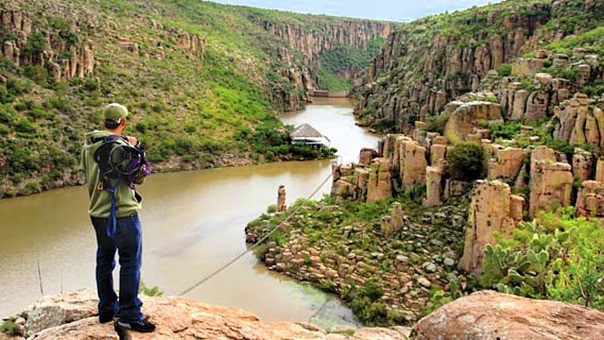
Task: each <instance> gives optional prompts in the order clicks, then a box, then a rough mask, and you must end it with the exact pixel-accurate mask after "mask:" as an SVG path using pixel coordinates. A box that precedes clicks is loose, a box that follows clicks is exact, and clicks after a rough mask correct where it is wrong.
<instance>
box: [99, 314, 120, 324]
mask: <svg viewBox="0 0 604 340" xmlns="http://www.w3.org/2000/svg"><path fill="white" fill-rule="evenodd" d="M111 321H116V318H115V316H114V315H113V313H112V314H99V322H100V323H107V322H111Z"/></svg>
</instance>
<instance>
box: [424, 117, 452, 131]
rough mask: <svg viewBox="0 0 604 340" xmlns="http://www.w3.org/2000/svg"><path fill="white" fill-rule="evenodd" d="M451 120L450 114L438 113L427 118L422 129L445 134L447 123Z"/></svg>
mask: <svg viewBox="0 0 604 340" xmlns="http://www.w3.org/2000/svg"><path fill="white" fill-rule="evenodd" d="M448 121H449V116H447V115H438V116H432V117H428V118H426V123H425V124H424V126H423V128H422V130H424V131H428V132H438V133H440V134H441V135H444V134H445V125H447V122H448Z"/></svg>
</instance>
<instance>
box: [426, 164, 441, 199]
mask: <svg viewBox="0 0 604 340" xmlns="http://www.w3.org/2000/svg"><path fill="white" fill-rule="evenodd" d="M442 176H443V170H442V168H441V167H438V166H429V167H427V168H426V192H427V194H426V199H425V200H424V206H427V207H433V206H438V205H441V204H442V200H441V196H442V193H443V188H442Z"/></svg>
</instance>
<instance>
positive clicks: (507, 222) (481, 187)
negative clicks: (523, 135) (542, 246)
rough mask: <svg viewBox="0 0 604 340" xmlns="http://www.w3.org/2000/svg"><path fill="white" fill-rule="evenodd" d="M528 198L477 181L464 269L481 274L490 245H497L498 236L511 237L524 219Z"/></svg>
mask: <svg viewBox="0 0 604 340" xmlns="http://www.w3.org/2000/svg"><path fill="white" fill-rule="evenodd" d="M523 206H524V198H522V197H520V196H516V195H512V193H511V190H510V186H509V185H508V184H506V183H503V182H500V181H477V182H476V187H475V189H474V194H473V195H472V203H471V204H470V212H469V216H468V229H467V230H466V240H465V243H464V252H463V256H462V258H461V261H460V267H461V268H463V269H464V270H465V271H467V272H470V273H474V274H479V273H480V272H481V270H482V258H483V252H484V248H485V247H486V245H487V244H494V243H495V238H494V236H493V233H494V232H498V233H500V234H502V235H506V236H511V234H512V231H513V230H514V228H515V227H516V223H518V222H519V221H522V218H523Z"/></svg>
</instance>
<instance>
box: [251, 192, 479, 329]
mask: <svg viewBox="0 0 604 340" xmlns="http://www.w3.org/2000/svg"><path fill="white" fill-rule="evenodd" d="M412 196H413V195H412V193H407V194H406V196H405V197H401V198H399V199H396V200H390V201H383V202H379V203H373V204H366V203H358V202H336V201H335V200H334V199H332V198H330V197H328V198H324V199H323V200H322V201H319V202H314V201H302V200H300V201H298V202H297V203H296V205H294V206H293V207H290V208H289V209H288V211H287V212H286V213H285V214H282V215H263V216H261V217H260V218H259V219H257V220H255V221H253V222H251V223H249V224H248V226H247V227H246V238H247V241H248V242H250V243H255V242H256V241H257V240H259V239H260V238H262V237H263V236H265V235H266V234H267V233H268V232H269V231H271V230H272V229H273V228H276V227H278V226H279V227H278V230H277V231H276V232H275V233H273V234H272V235H271V236H270V237H269V238H268V241H267V242H266V243H264V244H263V245H261V246H259V247H258V248H257V249H256V255H257V256H258V258H259V259H261V260H262V261H263V262H264V263H265V264H266V266H267V267H268V268H269V269H270V270H274V271H277V272H282V273H285V274H286V275H288V276H291V277H293V278H295V279H296V280H299V281H307V282H311V283H313V284H315V285H316V286H317V287H319V288H321V289H323V290H325V291H328V292H333V293H336V294H337V295H338V296H339V297H340V298H342V299H343V301H345V302H346V303H347V305H349V306H350V307H351V308H352V309H353V311H354V312H355V315H357V316H358V317H359V318H360V320H361V321H362V322H363V323H364V324H366V325H376V326H386V325H396V324H398V325H400V324H403V325H411V324H413V323H414V322H416V321H417V320H418V319H419V318H420V317H421V316H423V315H425V314H426V313H427V312H429V311H431V310H432V309H433V308H434V306H436V305H441V304H442V303H443V301H447V300H450V298H451V296H452V295H458V294H460V293H461V291H462V290H463V289H465V288H466V287H467V278H466V277H465V276H464V275H462V273H460V272H459V271H458V270H457V269H456V268H457V264H458V261H459V258H460V257H461V254H462V251H463V230H464V227H465V225H466V215H467V201H466V200H465V199H464V198H461V199H457V200H452V201H451V202H449V203H450V204H448V205H445V206H441V207H438V208H430V209H427V208H422V207H421V206H420V205H419V204H417V203H416V202H414V201H413V199H412ZM384 216H386V217H384ZM391 221H402V223H401V224H398V225H397V224H396V223H394V222H391ZM393 223H394V224H393Z"/></svg>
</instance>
